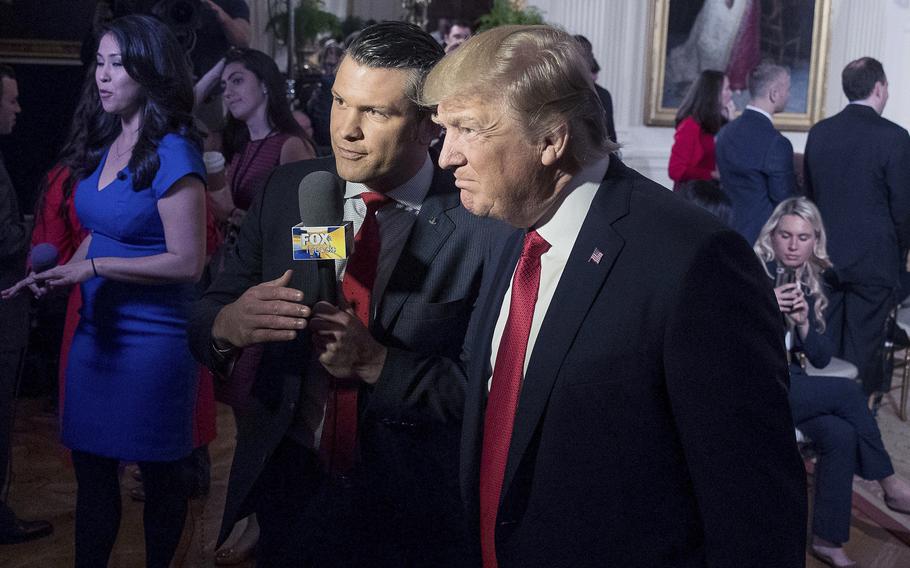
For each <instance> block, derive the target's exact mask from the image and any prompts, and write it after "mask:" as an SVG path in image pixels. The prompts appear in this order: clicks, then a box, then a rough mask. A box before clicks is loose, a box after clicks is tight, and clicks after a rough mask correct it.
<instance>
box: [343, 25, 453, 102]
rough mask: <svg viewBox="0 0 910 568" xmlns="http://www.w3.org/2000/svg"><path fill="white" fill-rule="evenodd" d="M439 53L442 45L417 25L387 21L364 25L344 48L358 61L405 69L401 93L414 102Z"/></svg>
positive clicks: (381, 67) (379, 67)
mask: <svg viewBox="0 0 910 568" xmlns="http://www.w3.org/2000/svg"><path fill="white" fill-rule="evenodd" d="M443 55H445V51H444V50H443V49H442V46H441V45H439V43H438V42H437V41H436V40H435V39H433V36H431V35H430V34H428V33H427V32H425V31H423V30H422V29H420V28H419V27H418V26H416V25H414V24H409V23H407V22H391V21H390V22H380V23H378V24H373V25H372V26H370V27H368V28H364V29H363V30H362V31H361V32H360V35H359V36H357V39H355V40H354V41H353V42H351V45H349V46H348V48H347V51H345V56H346V57H350V58H351V59H352V60H353V61H354V62H355V63H357V64H358V65H363V66H365V67H373V68H376V69H401V70H402V71H408V72H409V74H410V79H409V81H408V85H407V87H406V93H405V94H406V95H407V97H408V99H409V100H411V101H413V102H414V104H417V101H418V96H417V95H418V93H419V92H420V88H421V86H422V85H423V81H424V79H426V76H427V74H428V73H429V72H430V69H432V68H433V66H434V65H436V63H437V62H438V61H439V60H440V59H442V57H443Z"/></svg>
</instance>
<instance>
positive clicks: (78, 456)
mask: <svg viewBox="0 0 910 568" xmlns="http://www.w3.org/2000/svg"><path fill="white" fill-rule="evenodd" d="M119 464H120V462H119V460H116V459H113V458H106V457H102V456H97V455H94V454H89V453H86V452H80V451H75V450H74V451H73V468H74V469H75V471H76V482H77V483H78V486H79V487H78V490H77V492H76V563H75V565H76V567H77V568H81V567H85V568H96V567H98V566H107V564H108V560H109V559H110V555H111V550H113V548H114V541H116V540H117V532H118V530H119V528H120V479H119V476H118V466H119ZM189 467H190V466H189V464H188V463H187V459H182V460H177V461H172V462H139V469H140V470H141V471H142V484H143V487H144V489H145V508H144V510H143V513H142V522H143V528H144V532H145V565H146V566H147V567H148V568H167V567H168V566H169V565H170V563H171V559H172V558H173V556H174V552H175V551H176V550H177V545H178V544H179V543H180V535H181V534H182V533H183V525H184V523H185V522H186V513H187V508H188V500H189V491H190V486H191V482H190V481H191V475H190V472H189Z"/></svg>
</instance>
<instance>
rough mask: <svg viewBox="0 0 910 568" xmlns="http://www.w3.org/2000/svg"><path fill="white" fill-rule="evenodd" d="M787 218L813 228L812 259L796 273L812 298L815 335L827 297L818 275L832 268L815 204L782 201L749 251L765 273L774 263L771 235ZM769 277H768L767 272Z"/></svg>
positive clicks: (802, 199) (803, 200)
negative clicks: (763, 266) (751, 251)
mask: <svg viewBox="0 0 910 568" xmlns="http://www.w3.org/2000/svg"><path fill="white" fill-rule="evenodd" d="M786 215H795V216H797V217H799V218H800V219H802V220H804V221H806V222H807V223H809V224H810V225H812V230H813V231H814V232H815V246H814V247H813V248H812V256H811V257H809V260H808V261H806V264H804V265H803V266H802V267H800V268H799V269H797V272H796V274H797V277H798V279H799V282H800V283H802V284H803V285H804V286H805V287H806V288H807V289H808V290H809V294H808V295H809V296H815V310H814V312H815V321H816V323H817V324H818V327H817V329H818V332H819V333H824V331H825V308H827V307H828V297H827V296H825V291H824V289H823V288H822V283H821V275H822V273H823V272H824V271H825V270H827V269H829V268H831V266H832V264H831V260H830V259H829V258H828V250H827V242H828V238H827V236H825V224H824V223H823V222H822V214H821V212H820V211H819V210H818V207H816V206H815V204H814V203H812V202H811V201H809V200H808V199H806V198H805V197H791V198H790V199H786V200H784V201H781V202H780V203H779V204H778V206H777V207H776V208H775V209H774V212H773V213H771V217H769V218H768V221H767V222H766V223H765V226H764V227H762V229H761V233H759V234H758V239H756V240H755V246H754V247H752V249H753V250H754V251H755V254H757V255H758V258H760V259H761V260H762V261H763V262H764V263H765V272H768V267H767V263H769V262H771V261H776V260H777V259H776V258H775V256H774V247H773V246H772V245H771V235H772V234H774V231H776V230H777V226H778V225H779V224H780V220H781V219H783V218H784V217H785V216H786ZM768 276H771V273H770V272H768Z"/></svg>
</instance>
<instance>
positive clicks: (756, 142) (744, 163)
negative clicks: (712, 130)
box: [716, 109, 796, 245]
mask: <svg viewBox="0 0 910 568" xmlns="http://www.w3.org/2000/svg"><path fill="white" fill-rule="evenodd" d="M716 152H717V169H718V170H719V171H720V186H721V188H722V189H723V190H724V192H725V193H726V194H727V195H728V196H729V197H730V201H731V202H732V204H733V225H732V226H733V228H734V229H735V230H736V231H738V232H739V234H741V235H742V236H744V237H746V240H747V241H749V244H750V245H751V244H753V243H754V242H755V239H757V238H758V233H760V232H761V228H762V226H763V225H764V224H765V221H767V220H768V217H770V216H771V212H772V211H774V208H775V207H776V206H777V204H778V203H780V202H781V201H783V200H784V199H787V198H788V197H793V195H794V193H795V191H796V176H795V175H794V173H793V145H792V144H790V141H789V140H787V139H786V138H784V136H783V135H782V134H781V133H780V132H778V131H777V130H775V129H774V125H773V124H771V121H769V120H768V119H767V117H765V116H764V115H762V114H761V113H758V112H755V111H754V110H749V109H746V110H745V111H743V113H742V115H740V116H739V118H737V119H736V120H734V121H732V122H730V123H728V124H727V125H726V126H724V127H723V128H721V130H720V132H719V133H718V134H717V146H716Z"/></svg>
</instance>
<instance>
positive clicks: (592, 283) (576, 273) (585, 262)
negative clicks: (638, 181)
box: [502, 157, 632, 496]
mask: <svg viewBox="0 0 910 568" xmlns="http://www.w3.org/2000/svg"><path fill="white" fill-rule="evenodd" d="M628 171H629V170H628V168H626V167H625V166H624V165H623V164H622V162H620V161H619V160H618V159H617V158H615V157H613V158H611V159H610V167H609V169H608V170H607V175H606V179H605V181H604V182H603V183H602V184H601V186H600V188H599V189H598V191H597V195H596V196H595V198H594V201H593V202H592V204H591V208H590V210H589V211H588V215H587V217H586V218H585V221H584V224H583V225H582V228H581V232H580V233H579V235H578V239H577V240H576V241H575V245H574V247H573V248H572V252H571V254H570V255H569V260H568V262H567V263H566V266H565V269H564V270H563V273H562V275H561V276H560V279H559V284H558V285H557V287H556V293H555V294H554V295H553V300H552V301H551V302H550V308H549V309H548V311H547V314H546V316H545V317H544V320H543V324H542V325H541V328H540V331H539V333H538V335H537V341H536V343H535V346H534V351H533V352H532V353H531V359H530V360H529V362H528V370H527V373H526V375H525V378H524V381H523V383H522V387H521V394H520V397H519V401H518V411H517V413H516V416H515V423H514V426H513V430H512V441H511V444H510V445H509V457H508V461H507V463H506V471H505V476H504V478H503V491H502V495H503V496H505V495H506V493H507V490H508V487H509V485H510V484H511V482H512V479H513V478H514V476H515V471H516V469H517V468H518V465H519V464H520V463H521V459H522V457H523V456H524V454H525V452H526V451H527V448H528V445H529V443H530V441H531V439H532V437H533V435H534V431H535V430H536V429H537V424H538V422H539V421H540V419H541V417H542V416H543V413H544V410H545V409H546V406H547V402H548V400H549V398H550V393H551V391H552V389H553V384H554V383H555V381H556V377H557V375H558V373H559V369H560V367H561V366H562V362H563V360H564V359H565V356H566V354H567V353H568V351H569V349H570V348H571V347H572V344H573V342H574V340H575V336H576V334H577V333H578V330H579V328H580V327H581V324H582V322H583V321H584V319H585V317H586V316H587V314H588V311H589V310H590V308H591V305H592V304H593V302H594V301H595V299H596V298H597V296H598V294H599V292H600V290H601V288H602V287H603V285H604V281H605V280H606V278H607V276H608V275H609V273H610V270H611V269H612V267H613V264H614V262H615V261H616V259H617V257H618V256H619V254H620V252H621V251H622V248H623V246H624V244H625V241H624V240H623V238H622V236H621V235H620V234H619V232H617V231H616V230H615V229H614V228H613V226H612V225H613V223H614V222H615V221H616V220H617V219H619V218H621V217H623V216H625V215H626V213H627V212H628V209H629V197H630V192H631V189H632V184H631V181H630V180H629V179H628V178H627V175H626V174H627V172H628ZM595 251H600V252H601V253H602V254H603V256H602V257H600V259H599V261H595V260H594V259H592V255H595V256H597V255H596V254H595Z"/></svg>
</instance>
